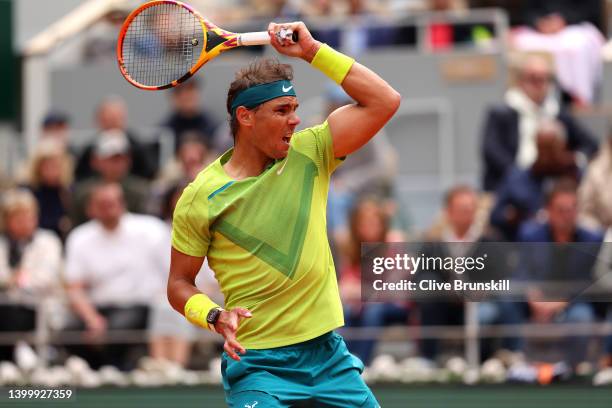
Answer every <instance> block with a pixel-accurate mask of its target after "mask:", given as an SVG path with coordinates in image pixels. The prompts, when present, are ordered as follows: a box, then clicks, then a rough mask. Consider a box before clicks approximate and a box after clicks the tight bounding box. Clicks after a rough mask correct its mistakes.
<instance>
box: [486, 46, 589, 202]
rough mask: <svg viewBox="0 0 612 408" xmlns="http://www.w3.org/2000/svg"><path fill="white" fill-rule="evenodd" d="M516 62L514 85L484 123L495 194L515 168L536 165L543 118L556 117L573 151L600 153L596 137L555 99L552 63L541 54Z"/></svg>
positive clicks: (490, 182) (489, 177) (490, 184)
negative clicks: (510, 170) (538, 131)
mask: <svg viewBox="0 0 612 408" xmlns="http://www.w3.org/2000/svg"><path fill="white" fill-rule="evenodd" d="M517 62H518V63H517V64H516V66H515V67H514V68H513V69H514V72H513V75H514V77H515V85H514V86H512V87H511V88H510V89H508V91H507V92H506V95H505V97H504V102H503V103H500V104H497V105H494V106H493V107H491V108H490V109H489V111H488V112H487V117H486V119H485V122H484V127H483V137H482V143H483V144H482V153H483V160H484V183H483V184H484V189H485V190H486V191H495V190H496V189H497V188H498V187H499V183H500V182H501V180H502V179H503V177H504V176H505V174H506V172H507V171H508V170H509V169H510V168H511V167H512V166H513V165H516V166H518V167H519V168H521V169H526V168H529V167H530V166H531V165H532V164H533V162H534V161H535V158H536V152H537V149H536V137H535V136H536V132H537V128H538V123H539V122H540V121H541V120H542V119H545V118H556V119H558V120H559V121H560V122H561V123H562V124H563V126H564V127H565V131H566V134H567V146H568V148H569V149H570V150H571V151H574V152H576V151H580V152H582V153H584V154H586V155H587V156H591V155H592V154H593V153H595V151H596V150H597V143H596V141H595V139H594V138H593V136H592V135H591V134H590V133H589V132H588V131H587V130H586V129H585V128H584V127H582V126H581V125H580V124H579V123H578V122H577V121H576V119H574V117H573V116H572V115H571V114H570V113H569V112H568V111H566V110H564V109H563V108H561V106H560V105H559V102H558V101H557V100H556V98H555V97H554V95H553V89H552V86H551V84H552V81H553V73H552V66H551V64H550V63H549V61H548V60H547V59H546V58H544V57H543V56H541V55H525V56H522V58H521V59H519V61H517Z"/></svg>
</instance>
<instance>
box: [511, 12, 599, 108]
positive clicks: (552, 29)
mask: <svg viewBox="0 0 612 408" xmlns="http://www.w3.org/2000/svg"><path fill="white" fill-rule="evenodd" d="M523 5H524V8H525V9H524V13H525V20H526V21H525V22H526V23H527V24H528V25H529V27H525V26H523V27H518V28H516V29H515V30H513V32H512V35H511V44H512V46H513V47H515V48H516V49H518V50H522V51H544V52H548V53H550V54H552V55H553V56H554V58H555V62H556V63H555V67H556V72H557V77H558V79H559V83H560V85H561V88H562V89H563V90H565V91H566V92H568V93H569V94H570V95H571V97H572V98H573V100H574V102H575V103H576V104H577V105H591V104H593V103H594V102H595V96H596V87H597V86H598V85H599V83H600V81H601V79H602V73H603V60H602V56H601V47H602V46H603V45H604V37H603V36H602V35H601V32H600V31H598V30H597V28H596V26H597V25H599V23H600V21H601V19H600V15H601V11H602V10H603V6H602V4H601V0H586V1H585V0H563V1H549V0H535V1H534V0H530V1H525V2H523Z"/></svg>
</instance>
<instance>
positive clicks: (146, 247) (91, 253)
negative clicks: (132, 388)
mask: <svg viewBox="0 0 612 408" xmlns="http://www.w3.org/2000/svg"><path fill="white" fill-rule="evenodd" d="M88 212H89V214H90V215H91V218H92V220H91V221H88V222H87V223H85V224H83V225H81V226H79V227H77V228H75V229H74V230H73V231H72V232H71V233H70V234H69V235H68V239H67V242H66V271H65V276H66V281H67V284H68V294H69V298H70V303H71V306H72V309H73V311H74V313H75V314H76V317H77V320H75V321H74V322H71V324H69V325H68V326H67V328H68V329H85V331H86V332H85V335H86V339H88V340H89V341H90V343H89V344H88V345H87V346H85V347H75V348H74V352H75V353H77V354H80V355H82V356H83V357H84V358H86V359H87V360H88V362H89V364H90V365H91V366H92V367H94V368H99V367H100V366H102V365H105V364H112V365H115V366H117V367H119V368H120V369H124V370H127V369H131V368H133V365H134V361H131V360H129V359H128V355H130V352H132V351H133V348H132V347H129V346H128V345H126V344H117V343H112V344H109V345H103V344H100V343H104V341H105V339H106V336H107V335H112V332H113V331H114V330H145V329H146V328H147V321H148V313H149V306H150V304H151V302H152V301H155V299H157V298H156V297H155V296H156V295H157V294H158V293H159V292H160V291H161V290H163V289H162V288H163V286H164V282H163V280H162V279H161V276H163V275H164V274H167V263H166V261H167V260H166V258H165V256H166V253H167V252H168V251H162V250H160V248H162V247H164V246H165V244H166V241H167V227H166V226H165V225H164V223H163V222H161V221H160V220H158V219H157V218H155V217H151V216H148V215H137V214H132V213H128V212H126V207H125V200H124V198H123V192H122V190H121V186H120V185H119V184H118V183H110V182H103V183H101V184H96V185H95V186H94V187H93V188H92V190H91V194H90V197H89V202H88ZM142 342H143V343H145V334H144V333H143V337H142Z"/></svg>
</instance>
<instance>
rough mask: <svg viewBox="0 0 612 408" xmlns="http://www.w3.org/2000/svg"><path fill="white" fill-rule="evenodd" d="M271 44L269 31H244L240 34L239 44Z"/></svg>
mask: <svg viewBox="0 0 612 408" xmlns="http://www.w3.org/2000/svg"><path fill="white" fill-rule="evenodd" d="M266 44H270V35H269V34H268V32H267V31H257V32H254V33H243V34H240V35H239V36H238V45H239V46H243V45H266Z"/></svg>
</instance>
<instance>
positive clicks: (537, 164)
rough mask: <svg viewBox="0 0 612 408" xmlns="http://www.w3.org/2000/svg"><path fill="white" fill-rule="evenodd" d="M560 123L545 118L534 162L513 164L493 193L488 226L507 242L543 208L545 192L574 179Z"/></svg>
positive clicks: (575, 173)
mask: <svg viewBox="0 0 612 408" xmlns="http://www.w3.org/2000/svg"><path fill="white" fill-rule="evenodd" d="M566 138H567V136H566V132H565V128H564V127H563V124H562V123H561V122H559V121H556V120H554V119H545V120H543V121H542V122H540V124H539V125H538V129H537V131H536V149H537V153H536V159H535V161H534V162H533V164H532V165H531V166H530V167H529V168H528V169H523V168H520V167H519V166H517V165H514V166H513V167H512V169H511V170H510V171H508V173H507V174H506V176H505V177H504V179H503V180H502V182H501V183H500V185H499V187H498V189H497V191H496V203H495V205H494V207H493V211H492V212H491V224H492V226H493V227H495V228H496V229H497V230H498V232H499V233H501V236H502V237H503V238H504V239H505V240H508V241H514V240H515V239H516V233H517V232H518V230H519V228H520V226H521V224H522V223H523V222H525V221H527V220H529V219H531V218H533V217H534V216H536V214H537V212H538V210H540V209H541V208H542V206H543V205H544V197H545V193H546V191H547V190H549V189H550V188H551V186H553V185H554V184H555V182H556V181H558V180H560V179H565V178H569V179H572V180H574V181H576V180H577V179H578V168H577V166H576V161H575V156H574V154H572V152H570V151H569V150H568V149H567V139H566Z"/></svg>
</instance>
